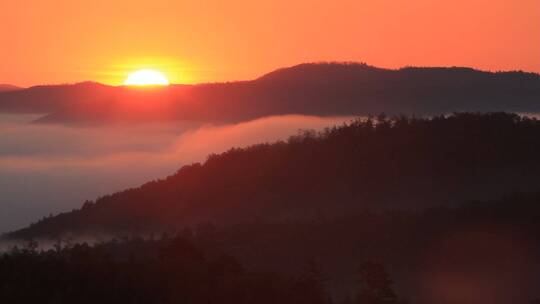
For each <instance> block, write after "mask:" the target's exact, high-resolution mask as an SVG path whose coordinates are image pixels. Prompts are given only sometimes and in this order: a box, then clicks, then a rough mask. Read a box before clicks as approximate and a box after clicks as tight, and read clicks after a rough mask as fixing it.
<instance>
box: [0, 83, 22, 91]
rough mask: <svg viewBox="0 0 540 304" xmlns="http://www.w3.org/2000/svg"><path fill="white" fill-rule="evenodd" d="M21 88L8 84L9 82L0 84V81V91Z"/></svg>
mask: <svg viewBox="0 0 540 304" xmlns="http://www.w3.org/2000/svg"><path fill="white" fill-rule="evenodd" d="M21 89H22V88H20V87H17V86H14V85H10V84H1V83H0V92H8V91H16V90H21Z"/></svg>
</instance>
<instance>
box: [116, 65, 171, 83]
mask: <svg viewBox="0 0 540 304" xmlns="http://www.w3.org/2000/svg"><path fill="white" fill-rule="evenodd" d="M124 85H126V86H166V85H169V80H168V79H167V77H165V75H164V74H163V73H161V72H158V71H155V70H148V69H144V70H138V71H135V72H133V73H131V74H129V75H128V77H127V78H126V80H125V81H124Z"/></svg>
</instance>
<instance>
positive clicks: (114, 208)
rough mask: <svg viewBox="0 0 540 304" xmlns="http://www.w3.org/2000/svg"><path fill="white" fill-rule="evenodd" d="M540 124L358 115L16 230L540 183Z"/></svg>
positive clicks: (81, 229) (278, 214)
mask: <svg viewBox="0 0 540 304" xmlns="http://www.w3.org/2000/svg"><path fill="white" fill-rule="evenodd" d="M538 134H540V122H539V121H537V120H536V119H529V118H522V117H520V116H518V115H515V114H506V113H488V114H473V113H461V114H454V115H450V116H448V117H444V116H436V117H433V118H431V119H418V118H407V117H397V118H393V119H388V118H386V117H384V116H380V117H378V118H377V119H374V120H372V119H368V120H357V121H354V122H351V123H350V124H348V125H345V126H340V127H333V128H329V129H327V130H325V131H324V132H322V133H315V132H311V131H306V132H304V133H302V134H300V135H298V136H294V137H291V138H290V139H289V140H288V141H287V142H277V143H273V144H260V145H255V146H252V147H249V148H245V149H231V150H230V151H228V152H226V153H223V154H219V155H211V156H209V158H208V160H207V161H206V162H205V163H203V164H199V163H196V164H193V165H189V166H185V167H183V168H181V169H180V170H179V171H178V172H177V173H176V174H174V175H172V176H169V177H167V178H165V179H163V180H157V181H152V182H150V183H147V184H145V185H143V186H141V187H139V188H135V189H129V190H125V191H122V192H118V193H115V194H112V195H107V196H105V197H102V198H100V199H98V200H97V201H95V202H86V203H85V204H84V205H83V206H82V208H81V209H79V210H75V211H72V212H68V213H64V214H60V215H57V216H54V217H52V218H46V219H43V220H41V221H39V222H38V223H36V224H33V225H31V226H29V227H27V228H24V229H21V230H19V231H15V232H13V233H11V234H9V236H10V237H14V238H30V237H52V238H54V237H59V236H62V235H66V234H72V233H73V234H122V233H128V234H131V233H151V232H163V231H174V230H176V229H180V228H183V227H186V226H189V225H195V224H197V223H204V222H213V223H216V224H219V225H230V224H236V223H241V222H248V221H252V220H256V219H261V220H268V219H271V220H277V219H280V220H283V219H313V218H319V217H328V218H334V217H337V218H338V217H341V216H344V215H347V214H350V213H354V212H361V211H364V210H369V209H370V210H388V209H422V208H426V207H433V206H449V205H455V204H458V203H461V202H464V201H468V200H486V199H495V198H499V197H501V196H502V195H505V194H508V193H512V192H528V191H537V190H538V191H540V185H539V184H538V182H537V181H538V179H539V178H540V158H539V157H538V156H539V155H540V141H538Z"/></svg>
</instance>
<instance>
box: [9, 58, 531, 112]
mask: <svg viewBox="0 0 540 304" xmlns="http://www.w3.org/2000/svg"><path fill="white" fill-rule="evenodd" d="M539 99H540V76H539V75H537V74H532V73H524V72H500V73H491V72H482V71H477V70H473V69H468V68H403V69H399V70H388V69H380V68H376V67H372V66H368V65H365V64H356V63H317V64H315V63H314V64H301V65H297V66H294V67H290V68H285V69H280V70H277V71H274V72H272V73H269V74H266V75H264V76H262V77H260V78H258V79H255V80H251V81H242V82H230V83H212V84H199V85H173V86H169V87H165V88H146V89H141V88H138V89H137V88H126V87H110V86H104V85H99V84H95V83H83V84H76V85H66V86H42V87H33V88H29V89H25V90H20V91H16V92H7V93H0V112H38V113H44V114H45V116H44V117H43V118H41V119H40V120H39V122H44V123H76V122H115V121H141V120H142V121H147V120H196V121H205V122H223V121H226V122H231V121H233V122H237V121H243V120H249V119H254V118H259V117H263V116H268V115H279V114H305V115H323V116H324V115H366V114H373V113H381V112H386V113H390V114H417V115H418V114H430V115H431V114H442V113H450V112H454V111H482V112H488V111H511V112H529V113H530V112H538V111H540V103H539V102H538V100H539Z"/></svg>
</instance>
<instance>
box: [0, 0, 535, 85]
mask: <svg viewBox="0 0 540 304" xmlns="http://www.w3.org/2000/svg"><path fill="white" fill-rule="evenodd" d="M0 20H1V23H0V24H1V27H0V39H1V41H2V43H1V44H0V83H11V84H16V85H23V86H29V85H34V84H52V83H72V82H78V81H83V80H95V81H100V82H104V83H109V84H120V83H122V81H123V80H124V78H125V77H126V74H127V73H128V72H129V71H131V70H133V69H137V68H143V67H144V68H155V69H158V70H161V71H163V72H164V73H165V74H167V76H168V77H169V78H170V80H171V82H176V83H179V82H180V83H182V82H184V83H193V82H207V81H226V80H241V79H251V78H254V77H257V76H259V75H261V74H263V73H265V72H269V71H271V70H273V69H275V68H278V67H284V66H290V65H294V64H297V63H301V62H312V61H363V62H367V63H369V64H372V65H376V66H381V67H389V68H394V67H401V66H405V65H420V66H434V65H436V66H449V65H459V66H472V67H476V68H481V69H487V70H514V69H521V70H526V71H535V72H540V1H539V0H369V1H368V0H356V1H352V0H351V1H341V0H332V1H317V0H297V1H292V0H290V1H281V0H270V1H267V0H259V1H255V0H251V1H247V0H238V1H204V0H197V1H182V0H177V1H166V0H150V1H148V0H144V1H139V0H108V1H105V0H16V1H9V0H2V1H0Z"/></svg>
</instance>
